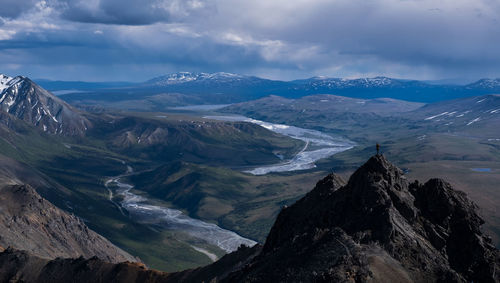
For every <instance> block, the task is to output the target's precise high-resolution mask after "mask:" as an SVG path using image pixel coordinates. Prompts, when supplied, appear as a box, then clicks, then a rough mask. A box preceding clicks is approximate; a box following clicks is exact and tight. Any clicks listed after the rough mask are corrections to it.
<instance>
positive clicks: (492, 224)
mask: <svg viewBox="0 0 500 283" xmlns="http://www.w3.org/2000/svg"><path fill="white" fill-rule="evenodd" d="M185 78H187V77H186V76H185ZM217 79H218V80H219V79H220V78H219V77H217ZM227 79H228V80H229V81H232V80H233V79H235V78H234V77H232V76H229V77H228V78H227ZM239 79H240V80H243V78H239ZM203 80H207V78H204V79H203ZM189 81H192V80H189ZM209 83H211V82H210V81H205V82H204V83H203V84H201V83H200V84H201V85H203V86H205V87H207V86H208V85H209ZM225 83H227V82H219V88H222V87H225ZM372 83H373V82H372ZM26 84H27V86H26V87H25V88H26V89H28V90H29V91H31V92H30V95H31V96H30V101H32V102H30V103H32V104H31V105H30V106H29V107H33V105H42V107H43V105H45V104H46V103H47V102H46V101H52V102H50V103H49V104H50V105H52V107H54V105H55V104H57V103H59V104H60V105H61V106H60V107H62V108H57V107H58V106H57V105H55V108H53V109H63V110H61V111H59V112H58V111H56V112H55V113H69V112H74V113H77V114H75V115H71V116H68V117H71V119H70V120H69V121H68V120H67V119H68V118H61V117H66V116H57V115H52V114H51V115H52V116H53V118H52V116H50V115H48V114H47V115H48V116H47V117H48V118H47V119H48V120H47V121H46V120H44V118H43V117H42V118H41V119H40V120H37V119H38V118H36V116H35V119H34V120H33V119H28V118H26V117H27V116H22V115H21V114H22V113H21V112H19V111H10V110H11V109H15V108H12V107H10V106H9V108H8V110H7V111H5V110H4V112H1V113H0V114H1V115H3V116H2V119H1V120H0V131H1V133H2V137H1V139H0V143H1V144H2V147H1V149H0V156H1V157H2V158H3V160H4V162H3V164H4V165H2V167H1V168H0V169H2V168H3V169H2V170H3V171H2V170H0V180H2V182H4V183H9V182H10V183H12V182H14V181H13V180H16V181H15V183H20V184H21V183H22V184H24V183H28V184H30V185H32V186H33V187H34V188H35V189H36V190H37V191H38V192H39V193H40V194H41V195H42V196H43V197H45V198H47V199H48V200H49V201H50V202H52V203H53V204H55V205H56V206H58V207H59V208H61V209H63V210H66V211H68V212H71V213H74V214H75V215H77V216H78V217H79V218H81V219H82V220H83V221H84V222H85V223H86V224H87V225H88V226H89V227H90V228H91V229H93V230H95V231H96V232H97V233H99V234H101V235H103V236H105V237H106V238H107V239H109V240H110V241H111V242H112V243H114V244H115V245H117V246H118V247H120V248H122V249H123V250H125V251H126V252H128V253H130V254H132V255H133V256H137V257H138V258H140V259H141V261H142V262H144V263H145V264H146V265H147V266H149V267H151V268H155V269H159V270H163V271H170V272H171V271H179V270H183V269H187V268H193V267H198V266H203V265H206V264H209V263H211V262H213V261H214V260H215V259H220V258H221V257H223V256H224V255H225V254H226V253H228V252H231V251H235V250H237V248H238V246H239V245H240V244H247V245H254V244H255V243H264V242H265V240H266V237H267V235H268V233H269V231H270V229H271V227H272V225H273V223H274V220H275V218H276V216H277V215H278V213H279V212H280V211H281V210H282V208H283V207H287V206H290V205H292V204H293V203H294V202H295V201H297V200H298V199H300V198H301V197H302V196H304V195H305V194H306V193H308V191H309V190H310V189H311V188H313V187H314V185H315V183H316V181H317V180H318V179H320V178H321V177H322V176H324V175H326V174H328V173H329V172H332V171H333V172H336V173H337V174H339V175H341V176H344V177H346V178H347V177H349V176H350V174H351V173H352V172H353V171H354V170H355V169H356V168H357V167H358V166H359V165H360V164H362V163H363V162H364V161H365V160H366V159H367V158H368V157H369V156H371V155H373V154H374V152H375V149H374V145H375V143H380V144H381V145H382V153H383V154H384V155H385V156H387V157H388V158H390V159H391V160H394V161H395V162H397V163H398V164H399V165H400V166H402V168H403V169H404V171H405V174H406V176H407V177H408V178H409V179H420V180H427V179H428V178H430V177H440V178H443V179H444V180H446V181H448V182H450V183H452V184H453V185H454V186H455V187H456V188H458V189H460V190H463V191H465V192H467V194H468V195H469V196H470V197H471V198H472V199H473V200H474V201H475V202H476V203H478V205H479V207H480V212H481V213H482V215H483V216H484V218H485V220H486V224H485V228H486V231H487V232H488V233H489V234H490V235H492V236H493V239H494V241H495V243H496V245H497V246H498V245H499V243H500V237H499V235H500V231H499V230H498V227H500V217H499V214H498V212H497V205H496V204H497V203H498V202H499V201H500V195H499V194H498V190H497V189H496V188H497V186H496V184H497V182H498V181H499V180H500V168H499V167H498V164H499V162H500V147H499V142H498V139H500V136H498V133H499V132H498V129H496V125H497V124H498V122H499V121H498V119H499V117H500V114H498V113H497V111H496V110H497V108H498V109H500V105H499V103H498V101H499V99H498V96H495V95H485V96H480V97H468V98H459V99H457V100H452V101H442V102H437V103H431V104H425V103H422V102H414V101H413V102H409V101H403V100H397V99H393V98H390V99H389V98H352V97H344V96H339V95H327V94H320V95H307V96H302V97H299V98H289V97H280V96H276V95H271V96H265V97H261V98H259V97H255V98H258V99H256V100H249V99H252V98H253V96H242V97H240V98H238V99H242V100H245V102H241V103H233V102H234V101H235V100H232V98H231V99H223V97H224V96H222V98H220V97H219V98H220V99H219V98H217V99H213V98H214V97H216V96H211V95H208V96H207V97H205V98H206V99H205V98H203V99H199V98H197V99H191V98H192V96H193V95H195V94H196V93H195V90H196V88H194V87H193V88H192V89H190V87H191V86H186V89H184V90H183V93H182V94H177V93H163V94H161V95H160V96H156V98H155V99H157V100H151V97H150V96H148V97H146V98H145V97H141V96H133V97H132V98H133V99H131V100H127V99H129V98H127V97H129V96H127V95H124V97H125V100H123V99H122V96H121V95H120V94H121V93H122V91H123V90H122V89H120V88H116V89H113V90H99V92H100V91H112V92H115V95H114V96H113V95H112V96H110V97H108V98H109V99H108V98H106V99H108V100H106V102H103V101H101V100H93V101H90V100H85V101H83V100H78V101H77V100H73V98H70V97H73V96H72V95H71V94H66V95H62V96H61V97H62V98H64V99H68V101H70V102H71V103H73V105H71V104H67V103H66V102H64V101H62V100H60V99H58V98H57V97H54V96H52V94H51V93H50V92H47V91H45V90H42V89H41V88H40V87H39V86H36V85H33V84H34V83H33V82H32V81H28V80H26ZM166 85H167V86H169V85H170V84H166ZM174 85H175V84H174ZM164 86H165V85H163V84H161V85H159V86H157V87H158V88H159V87H164ZM111 87H116V86H111ZM127 87H130V86H127ZM237 87H238V88H239V87H241V86H239V85H237V86H235V88H237ZM351 87H352V86H351ZM6 93H8V94H9V95H10V96H9V97H12V98H9V99H8V100H7V101H8V103H11V102H9V101H21V98H18V96H16V92H13V91H10V92H6ZM96 93H97V92H96ZM131 93H134V92H133V91H132V92H131ZM303 94H306V93H303ZM74 95H75V96H74V97H79V98H83V97H86V98H92V97H93V95H90V94H88V93H84V92H78V93H77V94H74ZM87 95H89V96H87ZM155 95H156V94H155ZM95 96H96V97H97V94H95ZM6 97H7V96H6ZM38 97H41V98H38ZM99 97H101V98H104V97H106V96H105V95H103V96H99ZM113 97H114V98H113ZM118 97H120V98H119V99H118ZM179 97H185V98H186V97H187V98H186V99H187V100H183V101H182V102H181V101H179V103H172V101H171V99H178V98H179ZM243 97H244V98H243ZM115 98H116V99H115ZM92 99H93V98H92ZM183 99H184V98H183ZM247 100H248V101H247ZM37 101H38V102H37ZM159 101H161V103H159ZM188 101H189V103H186V102H188ZM478 101H481V102H478ZM101 102H103V103H101ZM482 102H485V103H484V104H482ZM54 103H55V104H54ZM213 103H217V104H213ZM220 103H229V104H220ZM186 104H191V105H187V106H186ZM13 105H14V104H13ZM148 105H149V106H148ZM150 106H154V107H150ZM485 107H486V108H485ZM21 108H22V106H21ZM5 109H7V108H5ZM40 109H42V110H40V111H41V112H40V113H45V112H43V109H48V108H40ZM9 111H10V112H9ZM45 111H46V112H47V113H53V112H54V111H55V110H50V109H49V110H45ZM50 111H52V112H50ZM68 111H69V112H68ZM36 113H38V112H35V114H36ZM443 113H444V114H443ZM60 115H62V114H60ZM65 115H66V114H65ZM73 118H75V119H76V120H72V119H73ZM66 121H68V123H67V124H66ZM75 121H76V122H75ZM49 122H50V123H51V124H50V126H49V124H48V123H49ZM75 125H83V127H80V128H78V130H76V128H74V127H75ZM44 126H45V127H44ZM61 129H62V130H61ZM12 168H23V169H16V170H15V171H13V169H12ZM132 168H133V172H132ZM478 169H480V170H478ZM484 169H488V170H484ZM28 172H30V173H28ZM124 172H127V173H124Z"/></svg>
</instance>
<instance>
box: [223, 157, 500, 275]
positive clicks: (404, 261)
mask: <svg viewBox="0 0 500 283" xmlns="http://www.w3.org/2000/svg"><path fill="white" fill-rule="evenodd" d="M476 209H477V207H476V205H474V204H473V203H472V202H471V201H470V200H468V199H467V197H466V195H465V194H464V193H462V192H459V191H456V190H454V189H453V188H452V187H451V185H450V184H448V183H446V182H445V181H443V180H440V179H431V180H429V181H428V182H427V183H425V184H420V183H419V182H417V181H415V182H413V183H409V182H408V180H407V179H406V178H405V176H404V175H403V173H402V171H401V170H400V169H399V168H397V167H396V166H394V165H392V164H391V163H390V162H388V161H387V160H386V159H385V157H384V156H382V155H376V156H373V157H371V158H370V159H369V160H368V162H366V163H365V164H364V165H363V166H361V167H360V168H359V169H358V170H357V171H356V172H355V173H354V174H353V175H352V176H351V178H350V179H349V181H348V182H347V183H346V182H344V181H343V180H342V179H341V178H340V177H339V176H337V175H335V174H330V175H328V176H327V177H326V178H324V179H323V180H321V181H319V182H318V183H317V185H316V187H315V188H314V189H313V190H312V191H311V192H309V193H308V194H307V195H306V196H305V197H304V198H302V199H300V200H299V201H297V202H296V203H295V204H294V205H292V206H290V207H288V208H284V209H283V210H282V211H281V212H280V214H279V215H278V218H277V220H276V222H275V224H274V226H273V228H272V229H271V232H270V233H269V236H268V238H267V240H266V243H265V245H264V248H263V250H262V252H261V253H260V254H259V256H257V257H255V259H254V260H253V261H252V262H250V263H249V264H247V265H246V266H245V268H243V269H241V270H239V271H237V272H235V273H232V274H230V275H229V276H228V277H227V278H226V279H225V280H227V281H228V282H229V281H233V282H262V281H275V282H283V281H286V282H325V281H326V282H498V281H499V274H498V272H497V271H498V270H499V253H498V250H497V249H496V248H495V247H494V246H493V244H492V242H491V239H490V238H488V237H486V236H485V235H483V233H482V232H481V229H480V226H481V225H482V224H483V220H482V219H481V217H480V216H479V215H478V214H477V211H476Z"/></svg>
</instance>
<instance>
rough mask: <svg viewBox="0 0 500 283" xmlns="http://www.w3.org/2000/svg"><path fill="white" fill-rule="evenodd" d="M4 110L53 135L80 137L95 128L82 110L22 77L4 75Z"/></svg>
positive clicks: (0, 84)
mask: <svg viewBox="0 0 500 283" xmlns="http://www.w3.org/2000/svg"><path fill="white" fill-rule="evenodd" d="M0 111H2V112H4V113H8V114H10V115H11V116H12V117H15V118H17V119H19V120H22V121H24V122H26V123H28V124H30V125H33V126H35V127H37V128H39V129H40V130H42V131H44V132H48V133H51V134H62V135H68V136H75V135H78V136H79V135H83V134H85V132H86V131H87V129H89V128H91V127H92V123H91V122H90V121H89V120H88V119H87V118H86V117H85V116H83V115H82V113H81V112H80V111H79V110H77V109H75V108H73V107H72V106H70V105H69V104H67V103H66V102H64V101H63V100H61V99H59V98H57V97H56V96H54V95H53V94H52V93H50V92H48V91H46V90H45V89H43V88H42V87H40V86H39V85H37V84H36V83H34V82H33V81H32V80H30V79H28V78H26V77H22V76H17V77H15V78H9V77H7V76H4V75H0ZM0 118H1V120H0V121H2V122H3V123H4V124H9V123H12V122H11V121H9V120H8V117H3V118H2V117H1V116H0Z"/></svg>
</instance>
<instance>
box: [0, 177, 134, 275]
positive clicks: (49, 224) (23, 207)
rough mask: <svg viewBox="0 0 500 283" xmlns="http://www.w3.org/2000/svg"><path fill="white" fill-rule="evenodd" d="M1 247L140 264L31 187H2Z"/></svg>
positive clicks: (45, 255) (49, 256) (48, 256)
mask: <svg viewBox="0 0 500 283" xmlns="http://www.w3.org/2000/svg"><path fill="white" fill-rule="evenodd" d="M0 246H3V247H5V248H7V247H13V248H15V249H18V250H24V251H27V252H29V253H31V254H33V255H36V256H38V257H42V258H46V259H54V258H57V257H63V258H78V257H80V256H83V257H85V258H91V257H93V256H97V257H98V258H100V259H102V260H105V261H108V262H113V263H118V262H123V261H138V259H136V258H134V257H133V256H131V255H130V254H128V253H127V252H125V251H123V250H121V249H120V248H118V247H116V246H115V245H113V244H112V243H111V242H109V241H108V240H107V239H105V238H104V237H102V236H100V235H99V234H97V233H95V232H94V231H92V230H90V229H89V228H88V227H87V225H85V223H84V222H83V221H82V220H81V219H80V218H78V217H76V216H73V215H70V214H68V213H66V212H64V211H62V210H61V209H59V208H57V207H55V206H54V205H52V204H51V203H50V202H49V201H47V200H45V199H44V198H42V197H41V196H40V195H39V194H38V193H37V192H36V191H35V190H34V189H33V188H32V187H31V186H29V185H6V186H2V187H0ZM0 269H1V268H0Z"/></svg>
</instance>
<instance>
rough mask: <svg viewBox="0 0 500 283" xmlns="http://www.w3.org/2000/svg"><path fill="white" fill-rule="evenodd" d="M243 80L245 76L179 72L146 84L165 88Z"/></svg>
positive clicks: (221, 73)
mask: <svg viewBox="0 0 500 283" xmlns="http://www.w3.org/2000/svg"><path fill="white" fill-rule="evenodd" d="M243 78H247V77H246V76H243V75H238V74H233V73H225V72H217V73H194V72H177V73H172V74H168V75H165V76H160V77H157V78H154V79H151V80H149V81H147V82H146V84H153V85H158V86H164V85H176V84H183V83H187V82H195V81H207V80H215V81H216V80H222V81H228V80H239V79H243Z"/></svg>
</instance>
